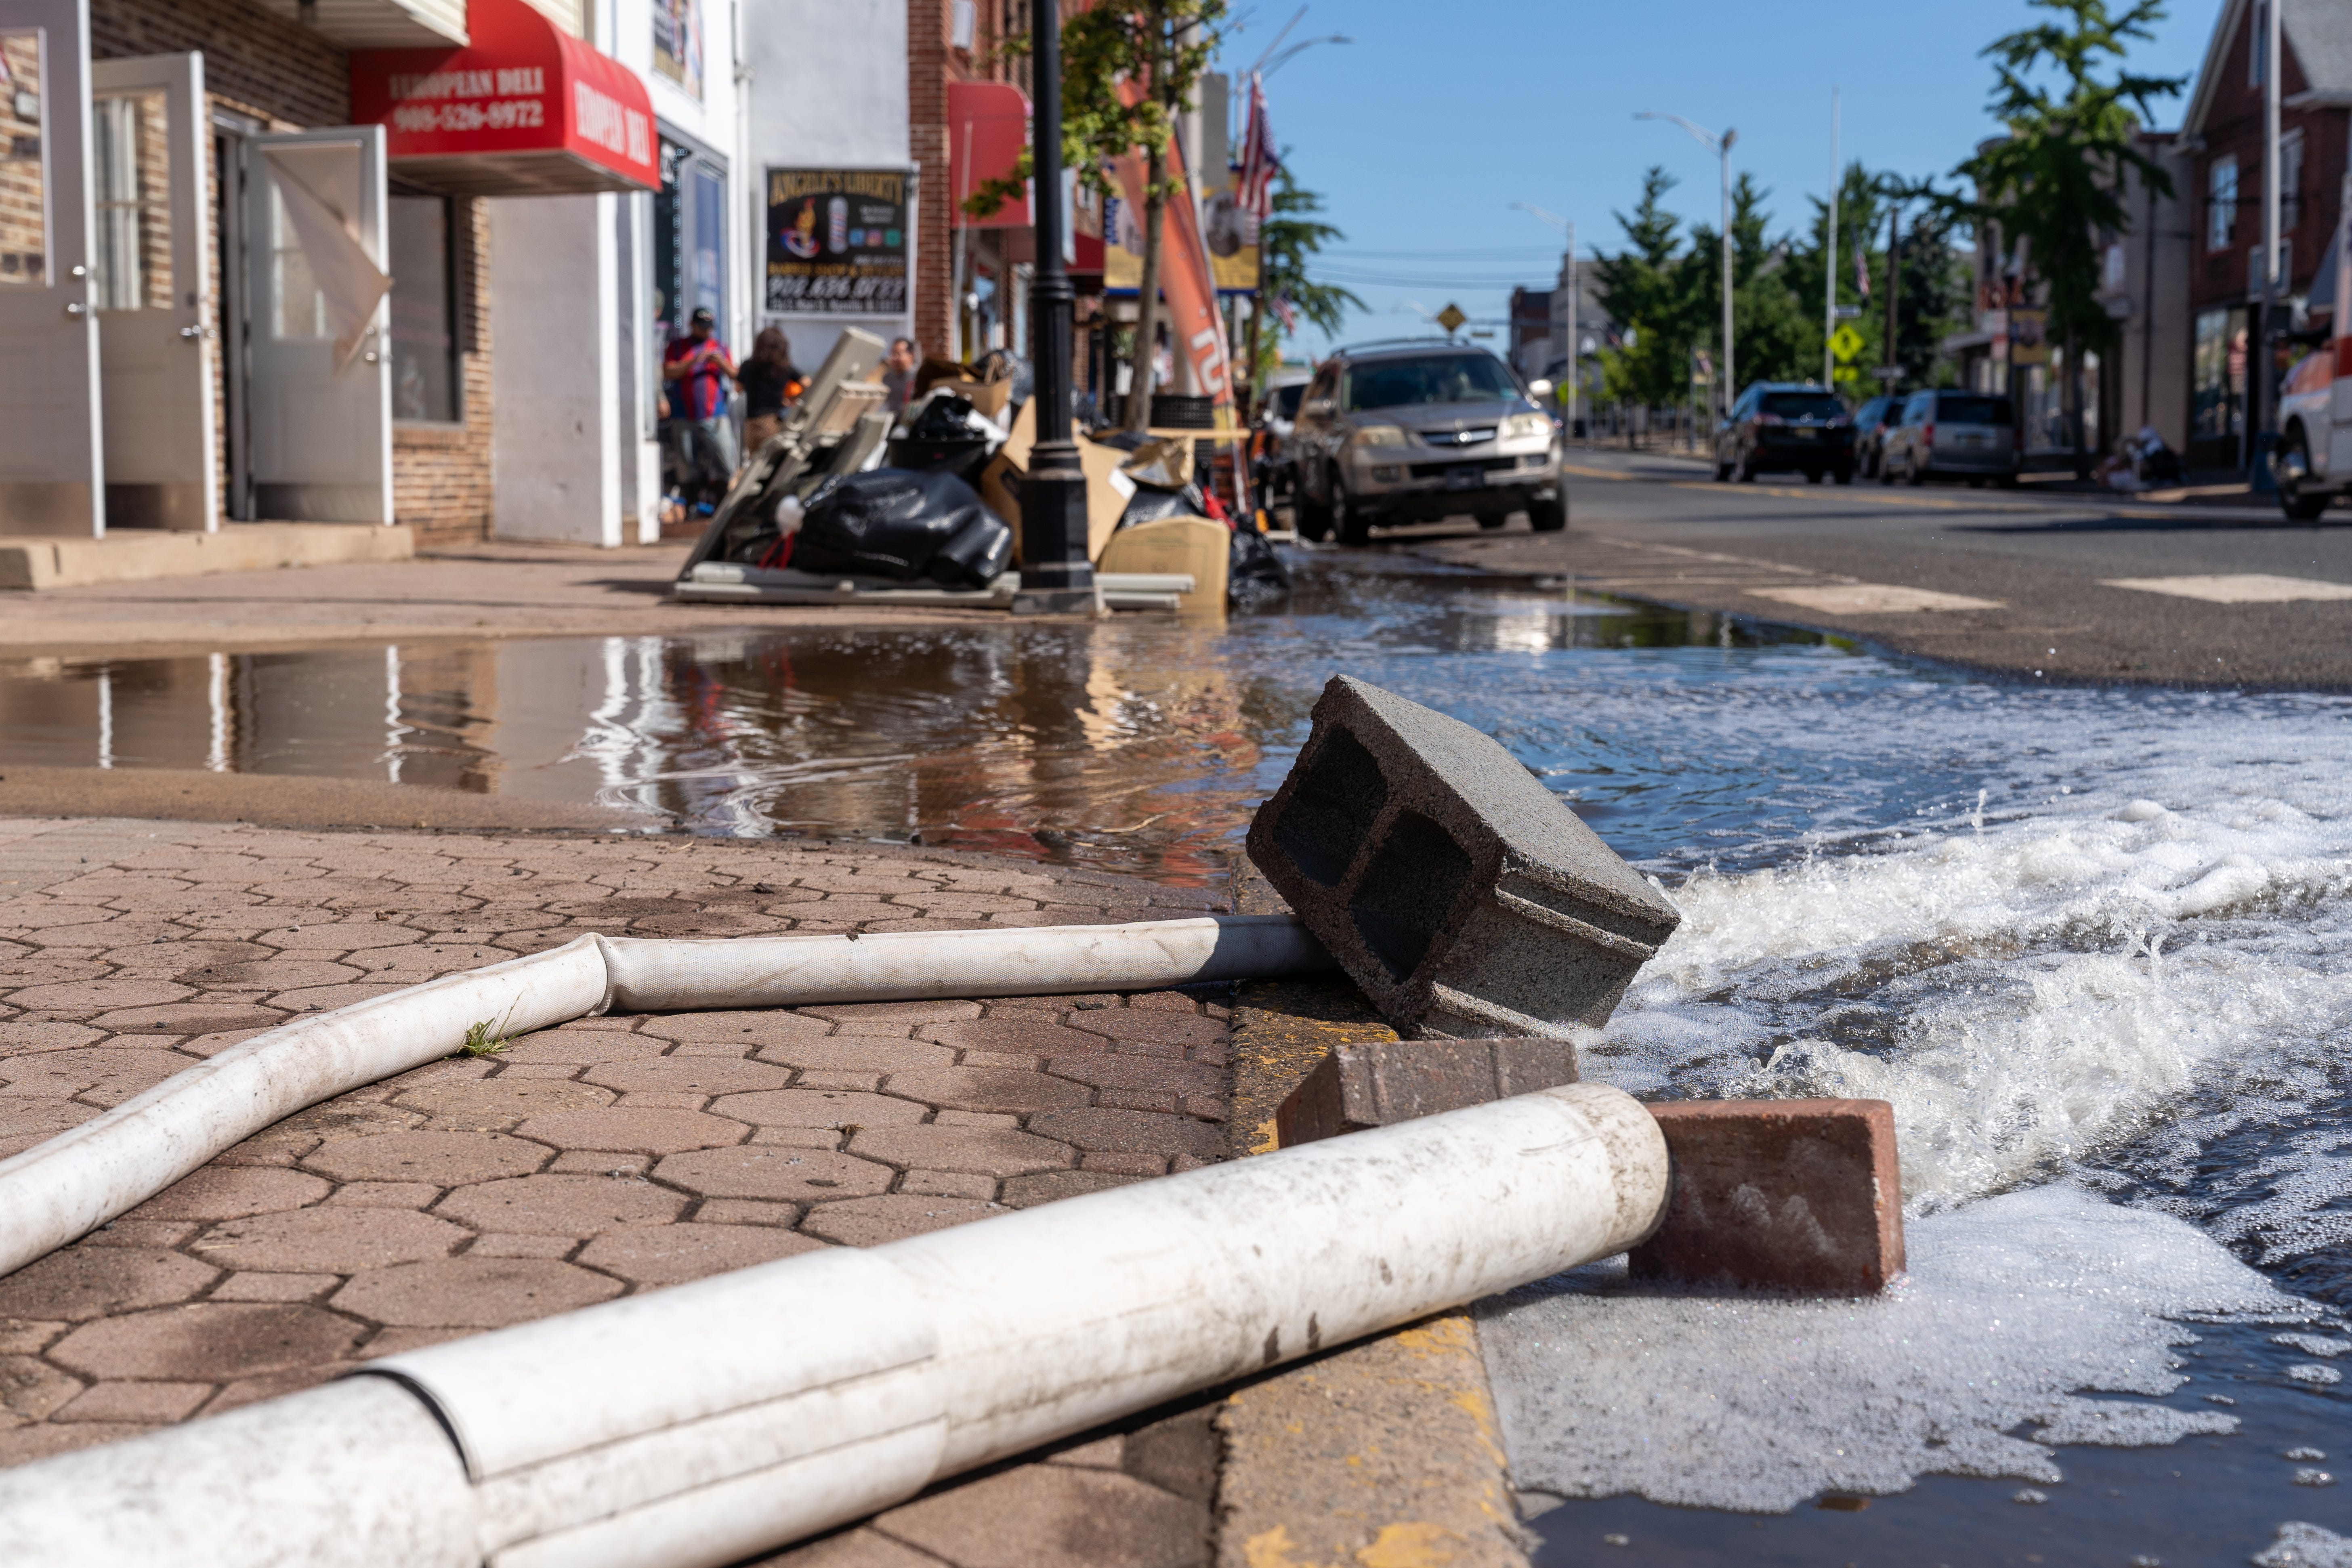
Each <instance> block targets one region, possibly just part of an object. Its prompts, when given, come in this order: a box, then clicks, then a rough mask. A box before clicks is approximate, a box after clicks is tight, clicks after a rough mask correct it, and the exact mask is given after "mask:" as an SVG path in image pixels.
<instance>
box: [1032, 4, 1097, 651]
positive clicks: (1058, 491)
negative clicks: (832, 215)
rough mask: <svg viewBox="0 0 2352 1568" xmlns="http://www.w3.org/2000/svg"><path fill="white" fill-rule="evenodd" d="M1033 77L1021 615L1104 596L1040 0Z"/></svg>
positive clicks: (1093, 602) (1050, 11)
mask: <svg viewBox="0 0 2352 1568" xmlns="http://www.w3.org/2000/svg"><path fill="white" fill-rule="evenodd" d="M1032 27H1033V35H1032V44H1033V47H1034V49H1035V50H1036V56H1035V62H1034V63H1035V66H1036V69H1035V72H1034V77H1033V80H1034V83H1035V87H1036V100H1035V104H1034V109H1033V110H1032V116H1031V119H1032V125H1033V127H1034V130H1033V133H1032V135H1031V138H1030V147H1031V153H1030V160H1031V163H1032V164H1033V166H1034V171H1035V174H1036V178H1035V180H1034V182H1033V183H1032V184H1031V185H1030V190H1031V191H1032V192H1033V193H1034V194H1033V195H1031V197H1030V208H1029V211H1030V215H1031V217H1032V220H1033V221H1034V223H1035V225H1036V227H1035V229H1034V231H1033V232H1034V237H1035V240H1036V244H1035V246H1034V251H1035V255H1036V271H1035V272H1034V273H1033V274H1032V275H1031V279H1030V284H1029V321H1030V363H1031V366H1032V367H1033V368H1032V372H1031V374H1032V375H1033V377H1034V379H1033V381H1032V384H1031V389H1030V395H1031V396H1032V397H1033V398H1034V400H1035V405H1036V409H1037V437H1036V445H1035V446H1034V447H1033V448H1032V449H1031V451H1030V455H1029V473H1028V478H1027V479H1026V480H1025V481H1024V483H1023V485H1022V487H1021V590H1020V592H1019V593H1017V594H1015V595H1013V614H1015V615H1032V616H1035V615H1054V614H1062V613H1067V612H1070V611H1095V610H1098V609H1099V608H1100V607H1101V595H1100V594H1098V593H1097V590H1096V586H1095V569H1094V566H1093V564H1092V563H1090V562H1089V560H1088V558H1087V475H1086V470H1085V468H1082V467H1080V466H1079V462H1078V444H1077V443H1076V441H1074V440H1072V439H1071V438H1070V334H1071V331H1072V325H1071V320H1070V318H1071V313H1072V309H1073V306H1074V304H1075V302H1076V294H1075V292H1074V291H1073V290H1072V289H1071V288H1070V275H1069V273H1068V272H1067V271H1066V270H1065V269H1064V267H1063V262H1062V16H1061V7H1060V6H1058V5H1045V6H1040V7H1039V8H1038V10H1037V14H1036V19H1035V21H1034V23H1033V24H1032Z"/></svg>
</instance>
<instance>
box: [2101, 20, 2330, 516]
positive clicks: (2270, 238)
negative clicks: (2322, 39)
mask: <svg viewBox="0 0 2352 1568" xmlns="http://www.w3.org/2000/svg"><path fill="white" fill-rule="evenodd" d="M2262 49H2263V303H2262V315H2261V319H2260V321H2258V322H2257V323H2256V326H2255V330H2254V331H2253V332H2252V334H2251V336H2252V339H2253V342H2252V347H2251V349H2250V351H2249V353H2247V355H2246V402H2247V404H2248V405H2249V406H2248V408H2247V412H2246V458H2247V462H2246V468H2247V470H2248V471H2249V472H2250V473H2252V472H2254V471H2255V469H2256V468H2257V467H2258V465H2260V464H2261V463H2262V461H2263V442H2262V437H2263V432H2262V430H2261V429H2260V428H2259V426H2257V425H2256V423H2255V422H2256V421H2257V420H2259V421H2261V422H2262V423H2263V424H2269V423H2270V422H2271V419H2272V415H2273V411H2272V408H2271V313H2272V311H2273V310H2274V309H2275V308H2276V307H2277V304H2278V295H2279V285H2280V284H2282V283H2283V282H2284V281H2285V279H2283V278H2281V277H2280V276H2279V275H2278V261H2279V195H2280V191H2279V83H2280V81H2281V79H2283V78H2284V75H2285V72H2284V71H2283V70H2282V69H2280V65H2279V0H2263V44H2262ZM2336 309H2337V310H2339V311H2340V310H2344V309H2345V307H2344V306H2341V305H2338V306H2337V307H2336ZM2066 369H2067V374H2070V375H2074V374H2079V372H2078V371H2077V369H2076V367H2075V366H2074V365H2071V364H2070V365H2068V366H2067V367H2066ZM2081 417H2082V413H2081V399H2080V398H2077V399H2076V411H2075V418H2076V419H2077V420H2079V419H2080V418H2081ZM2081 445H2082V443H2081V440H2080V439H2079V437H2078V438H2077V440H2076V442H2075V446H2076V447H2077V449H2079V448H2080V447H2081ZM2257 477H2259V476H2257Z"/></svg>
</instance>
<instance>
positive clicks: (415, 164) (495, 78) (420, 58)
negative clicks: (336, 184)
mask: <svg viewBox="0 0 2352 1568" xmlns="http://www.w3.org/2000/svg"><path fill="white" fill-rule="evenodd" d="M466 30H467V34H468V35H469V36H470V37H472V39H473V42H472V43H471V44H469V45H467V47H464V48H462V49H362V50H354V51H353V52H352V119H353V120H354V121H358V122H359V123H361V124H363V125H364V124H380V125H383V127H384V128H385V131H386V136H385V142H386V147H387V153H388V155H389V156H390V158H391V160H392V163H393V166H394V169H395V170H397V171H398V173H399V174H400V175H401V177H402V178H404V179H406V180H411V181H415V182H416V183H419V184H428V185H431V186H434V187H435V188H436V189H441V190H446V191H451V192H456V193H461V194H466V195H554V194H558V193H563V192H575V191H634V190H652V189H654V188H656V186H658V185H659V184H661V173H660V170H659V168H658V167H657V166H656V162H655V157H656V154H655V147H656V138H655V134H654V111H653V104H652V100H649V99H648V98H647V97H646V87H645V83H643V82H642V81H639V80H638V79H637V77H636V73H635V72H634V71H632V70H630V69H629V68H628V67H626V66H625V65H622V64H621V63H620V62H619V61H617V60H614V59H611V58H607V57H605V56H604V55H601V54H598V53H597V52H596V51H595V50H594V49H593V48H591V47H588V46H587V45H586V44H583V43H582V42H581V41H580V40H579V39H577V38H574V37H571V36H570V35H569V34H567V33H565V32H563V31H562V29H561V28H559V27H557V26H556V25H555V24H554V23H553V22H551V21H550V20H548V18H547V17H546V16H542V15H541V14H540V13H539V12H538V11H536V10H534V9H533V8H532V7H531V6H530V5H528V4H526V3H525V0H468V4H467V13H466Z"/></svg>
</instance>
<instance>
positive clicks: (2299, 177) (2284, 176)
mask: <svg viewBox="0 0 2352 1568" xmlns="http://www.w3.org/2000/svg"><path fill="white" fill-rule="evenodd" d="M2302 224H2303V131H2302V128H2301V127H2297V128H2296V129H2294V130H2293V131H2290V132H2286V133H2285V134H2284V135H2283V136H2281V137H2280V138H2279V226H2280V227H2281V228H2297V227H2300V226H2302Z"/></svg>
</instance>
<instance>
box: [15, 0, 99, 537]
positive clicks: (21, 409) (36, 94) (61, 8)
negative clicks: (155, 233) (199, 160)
mask: <svg viewBox="0 0 2352 1568" xmlns="http://www.w3.org/2000/svg"><path fill="white" fill-rule="evenodd" d="M89 140H90V131H89V13H88V12H87V10H86V9H85V8H84V6H83V5H82V3H81V0H0V365H5V366H6V367H7V369H6V373H5V374H0V534H15V535H19V536H22V535H27V534H33V535H42V536H47V537H51V538H82V539H89V538H95V537H98V536H99V535H101V534H103V533H104V532H105V531H106V492H105V490H104V489H103V488H102V485H103V479H102V478H101V475H102V473H103V458H102V447H101V445H100V426H99V410H98V321H97V318H96V317H95V316H94V315H93V314H92V313H91V310H90V303H91V300H90V279H89V270H90V257H91V250H90V170H89V158H88V150H89Z"/></svg>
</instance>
